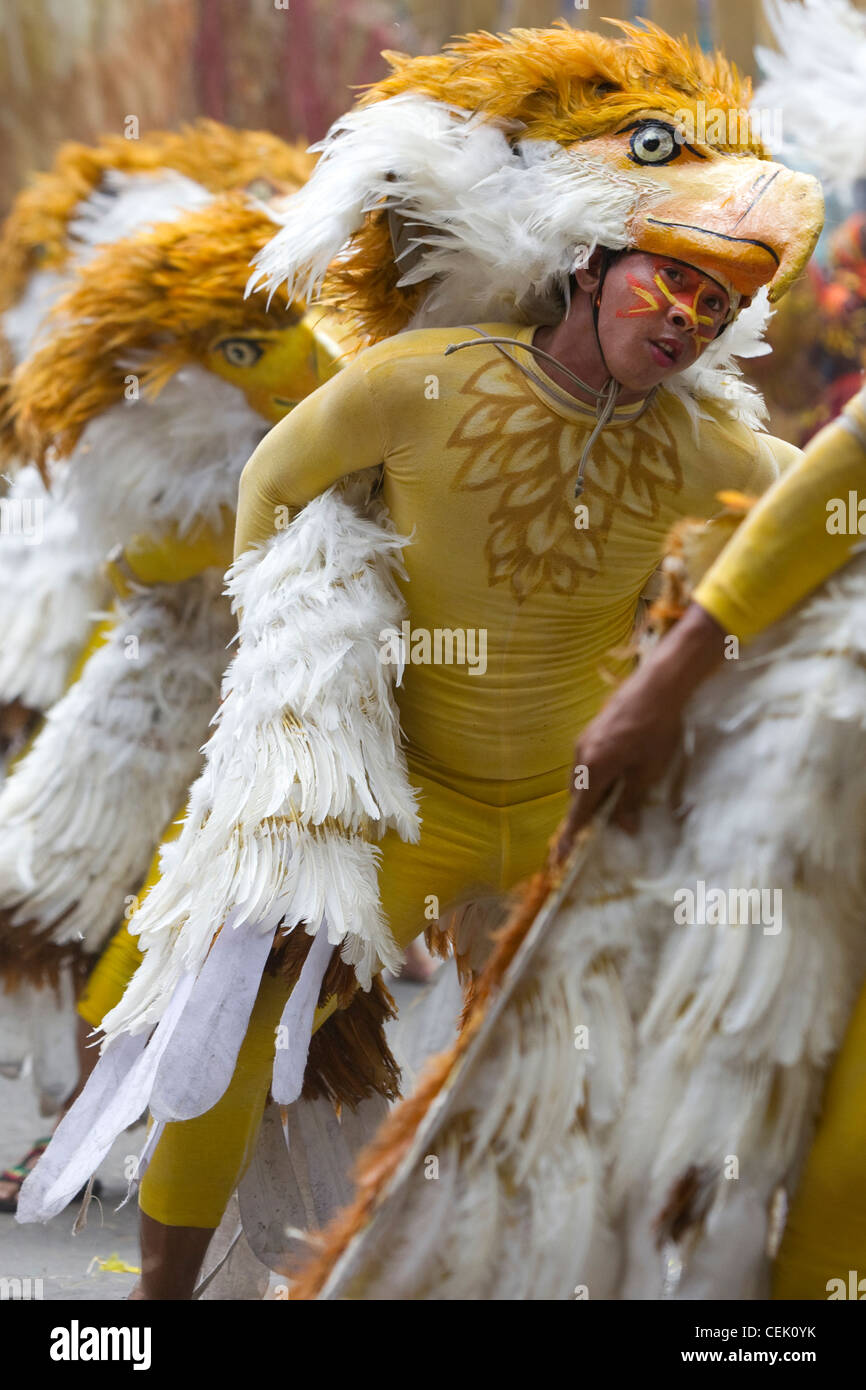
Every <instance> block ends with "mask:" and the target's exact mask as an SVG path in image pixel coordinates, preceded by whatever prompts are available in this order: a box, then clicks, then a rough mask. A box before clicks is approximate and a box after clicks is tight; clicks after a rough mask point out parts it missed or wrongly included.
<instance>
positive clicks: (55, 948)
mask: <svg viewBox="0 0 866 1390" xmlns="http://www.w3.org/2000/svg"><path fill="white" fill-rule="evenodd" d="M12 917H13V910H9V909H3V910H0V983H2V988H3V991H4V992H5V993H6V994H12V993H14V992H15V990H17V989H20V988H21V987H22V986H23V985H34V986H35V987H36V988H37V989H53V990H55V991H58V990H59V988H60V974H61V971H62V970H63V969H64V968H70V969H71V970H72V979H73V984H74V986H75V992H76V994H77V993H78V992H79V990H80V989H81V988H82V987H83V986H84V984H85V981H86V980H87V977H88V975H89V974H90V971H91V970H92V969H93V965H94V961H95V957H94V956H92V955H88V954H87V952H85V951H83V950H82V949H81V944H80V942H78V941H66V942H64V943H63V944H62V945H58V944H57V943H56V942H54V941H50V940H48V938H47V937H46V935H45V933H44V932H40V931H38V930H37V926H38V924H37V923H36V922H26V923H22V924H20V925H19V926H13V925H12Z"/></svg>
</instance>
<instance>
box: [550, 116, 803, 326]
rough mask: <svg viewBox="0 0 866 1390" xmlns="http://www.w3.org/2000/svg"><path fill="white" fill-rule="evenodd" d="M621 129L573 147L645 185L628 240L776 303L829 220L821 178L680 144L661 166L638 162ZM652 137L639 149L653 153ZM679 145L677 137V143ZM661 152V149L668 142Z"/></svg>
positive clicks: (744, 156)
mask: <svg viewBox="0 0 866 1390" xmlns="http://www.w3.org/2000/svg"><path fill="white" fill-rule="evenodd" d="M625 134H627V133H626V132H624V133H623V134H619V135H614V136H605V137H601V138H599V139H595V140H583V141H581V142H580V143H579V144H576V145H573V146H572V147H571V149H572V152H573V153H574V154H576V155H579V156H581V157H583V158H586V157H589V158H591V159H592V160H593V162H595V161H596V160H598V161H599V163H602V164H606V165H607V166H608V167H610V165H611V163H613V164H614V165H615V166H616V167H617V168H618V170H620V171H621V172H622V173H624V174H628V175H629V176H630V177H631V178H632V180H633V181H634V182H635V183H637V184H638V186H639V184H640V182H641V180H642V179H644V178H645V179H646V181H647V189H646V192H645V193H641V192H639V194H638V200H637V205H636V209H635V212H634V215H633V218H632V222H631V227H630V234H629V242H630V244H631V245H632V246H634V247H636V248H637V249H638V250H641V251H649V252H652V253H656V254H659V255H667V256H672V257H675V258H676V259H677V260H680V261H686V262H688V263H689V264H691V265H695V266H697V267H698V268H699V269H701V270H703V271H705V272H706V274H708V275H711V276H712V277H713V278H714V279H716V280H719V281H721V283H722V284H726V285H729V286H731V287H732V288H733V289H735V290H736V291H737V293H738V294H740V295H744V296H751V295H753V294H754V293H755V292H756V290H758V289H760V288H761V286H762V285H766V286H767V287H768V293H769V297H770V299H771V300H777V299H779V298H780V297H781V295H783V294H784V293H785V291H786V290H787V289H788V287H789V286H790V285H791V284H792V282H793V281H794V280H795V279H796V278H797V276H798V275H799V274H800V273H801V271H802V270H803V268H804V266H805V265H806V263H807V261H808V260H809V257H810V256H811V254H812V252H813V251H814V249H815V245H816V243H817V240H818V237H819V236H820V234H821V228H822V226H823V221H824V199H823V195H822V193H821V187H820V184H819V183H818V181H817V180H816V179H814V178H812V177H811V176H810V175H808V174H801V173H797V172H795V171H794V170H792V169H787V168H785V167H784V165H781V164H775V163H773V162H772V161H770V160H767V159H759V158H757V157H756V156H754V155H749V154H732V153H721V152H720V151H719V150H717V149H714V148H711V147H708V146H703V147H701V148H700V149H699V148H697V147H693V146H687V145H681V148H680V149H679V150H677V151H676V152H675V153H674V154H672V155H669V156H668V158H667V159H666V160H664V161H662V162H660V163H655V164H651V163H649V162H647V163H643V162H642V161H640V160H638V159H636V157H635V155H634V153H633V148H634V144H635V142H634V139H633V138H632V140H631V141H629V140H625V141H624V139H623V135H625ZM653 143H654V142H653V140H652V139H650V140H647V138H646V128H645V127H644V139H643V141H642V143H639V144H638V146H637V148H638V149H639V150H640V151H641V152H642V153H643V152H646V153H653V149H652V146H653ZM678 143H680V142H678ZM660 148H662V149H665V148H666V147H665V146H664V145H662V146H661V147H660Z"/></svg>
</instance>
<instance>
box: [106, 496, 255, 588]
mask: <svg viewBox="0 0 866 1390" xmlns="http://www.w3.org/2000/svg"><path fill="white" fill-rule="evenodd" d="M234 522H235V515H234V512H233V511H231V510H230V509H229V508H228V507H220V520H219V522H218V523H217V524H215V525H212V524H211V523H210V522H207V521H197V522H196V523H195V524H194V525H193V526H192V527H191V528H190V529H189V530H188V531H185V532H183V533H181V531H180V529H179V527H177V526H176V525H172V526H170V527H168V528H167V529H166V530H165V531H164V532H161V533H160V535H159V536H150V535H142V536H136V537H135V538H134V539H133V540H132V541H130V543H129V544H128V545H127V546H125V547H124V548H123V550H121V551H119V553H117V554H115V553H114V552H113V553H112V554H111V556H109V560H108V563H107V566H106V568H107V570H108V574H109V576H110V578H111V581H112V583H113V584H114V587H115V589H116V590H117V592H118V593H119V594H120V595H121V597H125V596H126V595H127V594H129V592H130V590H131V588H132V586H133V585H134V584H143V585H151V584H180V583H182V582H183V581H184V580H185V579H192V578H193V576H194V575H197V574H201V573H202V571H203V570H206V569H219V570H221V571H223V573H224V572H225V571H226V570H227V569H228V567H229V565H230V564H231V562H232V541H233V537H234Z"/></svg>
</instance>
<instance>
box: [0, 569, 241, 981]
mask: <svg viewBox="0 0 866 1390" xmlns="http://www.w3.org/2000/svg"><path fill="white" fill-rule="evenodd" d="M220 587H221V576H219V575H218V574H217V575H215V576H214V577H213V578H211V577H209V576H205V577H202V578H200V579H193V580H189V581H188V582H187V583H186V584H181V585H177V586H172V587H171V588H157V589H154V590H153V591H150V592H145V593H142V594H137V595H134V596H132V597H131V598H130V599H129V600H127V601H126V603H125V604H124V605H122V606H121V607H120V609H119V611H118V613H117V615H116V621H115V625H114V628H113V630H112V632H111V635H110V637H109V639H108V641H107V642H106V644H105V645H104V646H102V647H100V648H99V649H98V650H97V651H96V652H95V653H94V655H93V656H92V657H91V658H90V660H89V661H88V663H87V665H86V666H85V668H84V671H83V673H82V675H81V676H80V678H79V679H78V680H77V681H76V682H75V684H74V685H73V686H72V687H71V689H70V690H69V691H68V693H67V694H66V695H64V696H63V698H62V699H61V700H59V701H58V702H57V704H56V705H54V706H53V708H52V709H51V710H50V711H49V713H48V716H47V718H46V722H45V724H44V726H43V728H42V730H41V731H40V733H39V735H38V736H37V738H36V741H35V743H34V744H33V747H32V748H31V749H30V750H29V751H28V752H27V753H26V755H25V756H24V757H23V758H22V759H20V761H19V762H18V763H17V764H16V765H15V767H14V768H13V770H12V772H11V773H10V774H9V776H8V777H7V779H6V781H5V783H4V785H3V788H2V791H0V907H3V908H6V909H14V921H16V922H18V923H20V924H28V925H27V927H26V930H27V931H28V934H29V935H31V936H32V935H38V934H39V933H40V932H44V933H45V934H46V936H47V937H48V938H49V939H50V940H52V941H55V942H65V941H75V940H79V941H80V942H81V944H82V949H83V950H85V951H87V952H89V953H92V954H95V953H97V952H99V951H100V950H101V948H102V946H103V945H104V943H105V941H106V940H107V939H108V936H109V935H110V933H111V932H112V931H113V930H115V928H116V927H117V925H118V923H119V922H120V921H122V919H123V914H124V908H125V907H126V905H127V898H128V896H129V895H131V894H133V893H134V892H135V891H136V889H137V887H138V884H139V882H140V880H141V879H142V878H143V877H144V874H145V873H146V871H147V869H148V867H149V865H150V861H151V858H152V856H153V853H154V850H155V848H156V845H157V844H158V843H159V839H160V837H161V835H162V834H163V831H164V830H165V827H166V826H167V825H168V823H169V822H170V820H171V818H172V816H174V815H175V814H176V812H177V811H178V810H179V809H180V807H181V804H182V800H183V796H184V793H185V791H186V789H187V787H188V786H189V783H190V781H191V780H192V779H193V777H194V776H195V775H196V772H197V770H198V768H199V766H200V763H201V754H200V752H199V749H200V747H201V743H202V741H203V739H204V738H205V737H206V735H207V729H208V724H209V722H210V719H211V717H212V715H213V712H214V709H215V708H216V705H217V701H218V698H219V686H220V680H221V677H222V674H223V671H224V669H225V663H226V659H227V658H226V646H227V644H228V642H229V641H230V640H231V637H232V634H233V631H234V624H233V622H232V619H231V614H230V611H229V609H228V605H227V604H226V603H225V600H222V599H220ZM133 643H134V645H132V644H133Z"/></svg>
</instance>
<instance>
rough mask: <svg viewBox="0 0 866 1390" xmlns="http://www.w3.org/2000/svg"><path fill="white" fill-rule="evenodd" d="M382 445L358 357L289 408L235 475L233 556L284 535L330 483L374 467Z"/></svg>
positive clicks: (380, 456)
mask: <svg viewBox="0 0 866 1390" xmlns="http://www.w3.org/2000/svg"><path fill="white" fill-rule="evenodd" d="M385 452H386V444H385V439H384V434H383V429H382V426H381V421H380V416H379V411H378V409H377V406H376V403H375V400H374V397H373V394H372V390H371V388H370V385H369V382H368V378H367V371H366V369H365V365H364V361H363V355H362V357H361V358H359V359H357V360H356V361H355V362H353V363H351V364H350V365H349V366H347V367H345V368H344V369H343V370H342V371H341V372H340V374H339V375H338V376H336V377H334V379H333V380H332V381H329V382H328V383H327V384H326V385H325V386H320V387H319V389H318V390H317V391H314V392H313V393H312V395H310V396H307V397H306V399H305V400H303V401H301V403H300V405H296V406H295V408H294V410H292V412H291V413H290V414H289V415H287V416H286V418H285V419H284V420H281V421H280V423H279V424H278V425H276V426H275V427H274V429H272V430H271V432H270V433H269V434H268V435H266V436H265V438H264V439H263V440H262V442H261V444H260V445H259V447H258V448H257V449H256V451H255V453H254V454H253V456H252V458H251V459H250V461H249V463H248V464H247V466H246V468H245V469H244V471H243V473H242V474H241V484H240V493H239V498H238V517H237V525H236V528H235V557H237V556H238V555H240V554H241V553H242V552H243V551H245V550H248V549H249V547H250V546H252V545H255V544H256V543H257V542H259V541H264V540H267V538H268V537H269V536H271V535H273V533H274V532H275V531H277V530H280V529H284V527H285V524H286V519H287V518H286V513H289V514H290V515H293V514H294V513H295V512H296V511H298V510H299V509H300V508H301V507H303V506H305V505H306V503H307V502H310V501H312V499H313V498H314V497H317V496H318V495H319V493H321V492H324V491H325V489H326V488H329V487H330V486H331V484H332V483H335V482H337V480H338V479H339V478H343V477H345V476H346V475H347V474H349V473H357V472H360V471H361V470H362V469H364V468H369V467H371V466H372V465H374V464H377V463H381V462H382V460H383V458H384V456H385Z"/></svg>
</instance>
